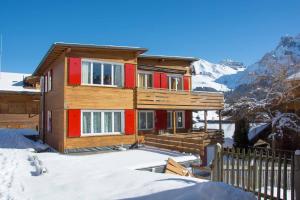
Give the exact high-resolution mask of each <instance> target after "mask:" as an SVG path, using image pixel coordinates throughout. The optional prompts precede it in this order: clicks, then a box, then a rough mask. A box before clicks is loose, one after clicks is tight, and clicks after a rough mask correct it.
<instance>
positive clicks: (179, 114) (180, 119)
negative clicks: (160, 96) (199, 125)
mask: <svg viewBox="0 0 300 200" xmlns="http://www.w3.org/2000/svg"><path fill="white" fill-rule="evenodd" d="M176 115H177V116H176V117H177V127H180V128H182V127H183V114H182V112H177V113H176Z"/></svg>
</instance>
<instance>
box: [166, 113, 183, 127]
mask: <svg viewBox="0 0 300 200" xmlns="http://www.w3.org/2000/svg"><path fill="white" fill-rule="evenodd" d="M175 113H176V128H184V111H175ZM167 127H168V128H173V111H168V112H167Z"/></svg>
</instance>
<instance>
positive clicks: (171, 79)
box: [169, 77, 176, 90]
mask: <svg viewBox="0 0 300 200" xmlns="http://www.w3.org/2000/svg"><path fill="white" fill-rule="evenodd" d="M170 84H171V85H169V89H171V90H176V78H174V77H170Z"/></svg>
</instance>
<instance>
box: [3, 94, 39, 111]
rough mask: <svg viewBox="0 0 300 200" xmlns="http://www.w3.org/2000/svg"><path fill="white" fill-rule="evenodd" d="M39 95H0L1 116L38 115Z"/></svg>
mask: <svg viewBox="0 0 300 200" xmlns="http://www.w3.org/2000/svg"><path fill="white" fill-rule="evenodd" d="M39 99H40V96H39V94H38V93H37V94H27V93H26V94H25V93H24V94H19V93H3V92H2V93H0V113H1V114H38V113H39Z"/></svg>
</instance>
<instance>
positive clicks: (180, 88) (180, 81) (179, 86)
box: [177, 78, 182, 90]
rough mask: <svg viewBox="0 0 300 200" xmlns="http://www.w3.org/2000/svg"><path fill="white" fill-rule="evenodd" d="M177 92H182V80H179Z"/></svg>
mask: <svg viewBox="0 0 300 200" xmlns="http://www.w3.org/2000/svg"><path fill="white" fill-rule="evenodd" d="M177 90H182V78H177Z"/></svg>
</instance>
